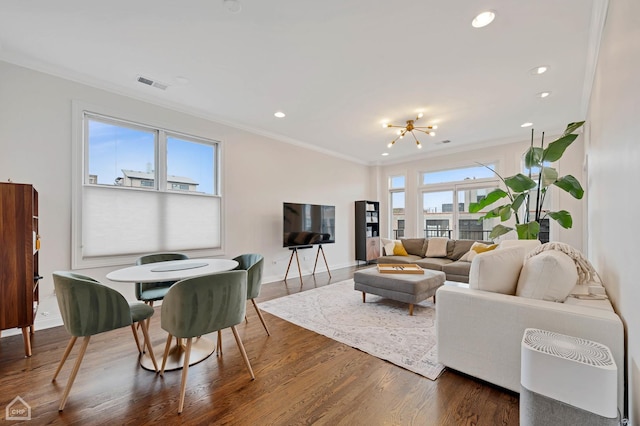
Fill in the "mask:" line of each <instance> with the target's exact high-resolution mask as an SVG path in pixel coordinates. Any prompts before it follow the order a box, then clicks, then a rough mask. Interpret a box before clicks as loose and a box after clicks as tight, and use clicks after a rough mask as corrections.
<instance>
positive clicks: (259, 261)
mask: <svg viewBox="0 0 640 426" xmlns="http://www.w3.org/2000/svg"><path fill="white" fill-rule="evenodd" d="M233 260H235V261H236V262H238V266H236V268H235V270H242V271H247V300H251V303H252V304H253V307H254V308H255V310H256V312H257V313H258V318H260V322H262V326H263V327H264V329H265V331H266V332H267V336H271V333H270V332H269V327H267V323H266V321H265V320H264V317H263V316H262V312H260V309H259V308H258V305H257V304H256V301H255V298H256V297H258V296H259V295H260V286H261V285H262V269H263V267H264V257H263V256H262V255H261V254H256V253H246V254H241V255H240V256H236V257H234V258H233ZM246 319H247V317H246V316H245V320H246ZM216 350H217V351H218V354H222V334H221V333H220V332H218V342H217V345H216Z"/></svg>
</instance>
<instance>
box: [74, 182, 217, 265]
mask: <svg viewBox="0 0 640 426" xmlns="http://www.w3.org/2000/svg"><path fill="white" fill-rule="evenodd" d="M82 209H83V212H82V236H83V238H82V239H83V241H82V258H84V259H86V258H91V257H98V256H114V255H123V254H139V253H152V252H158V251H180V250H195V249H209V248H220V246H221V236H220V230H221V223H220V221H221V200H220V198H219V197H211V196H202V195H194V194H182V193H170V192H156V191H143V190H130V189H123V188H113V187H100V186H84V187H83V190H82Z"/></svg>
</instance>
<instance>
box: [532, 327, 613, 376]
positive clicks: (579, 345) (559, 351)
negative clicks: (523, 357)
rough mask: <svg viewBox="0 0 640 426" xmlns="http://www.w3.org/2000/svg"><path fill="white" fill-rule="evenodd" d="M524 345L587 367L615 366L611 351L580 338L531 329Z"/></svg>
mask: <svg viewBox="0 0 640 426" xmlns="http://www.w3.org/2000/svg"><path fill="white" fill-rule="evenodd" d="M523 343H524V344H526V345H527V346H529V347H531V348H533V349H535V350H537V351H539V352H542V353H546V354H549V355H553V356H557V357H560V358H564V359H569V360H572V361H576V362H580V363H582V364H586V365H592V366H596V367H611V366H613V365H615V364H614V361H613V359H612V357H611V351H609V349H608V348H607V347H606V346H604V345H601V344H600V343H597V342H592V341H591V340H585V339H581V338H579V337H573V336H566V335H564V334H559V333H553V332H551V331H547V330H537V329H530V330H527V333H525V335H524V339H523Z"/></svg>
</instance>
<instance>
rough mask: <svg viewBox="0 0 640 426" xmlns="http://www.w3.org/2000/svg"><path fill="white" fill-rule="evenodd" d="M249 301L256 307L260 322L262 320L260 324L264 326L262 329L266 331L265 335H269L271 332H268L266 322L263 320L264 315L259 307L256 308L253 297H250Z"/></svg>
mask: <svg viewBox="0 0 640 426" xmlns="http://www.w3.org/2000/svg"><path fill="white" fill-rule="evenodd" d="M251 303H253V307H254V308H256V312H257V313H258V318H260V322H262V326H263V327H264V330H265V331H266V332H267V336H271V333H269V328H268V327H267V323H266V322H265V321H264V317H263V316H262V312H260V309H258V305H257V304H256V301H255V300H254V299H251Z"/></svg>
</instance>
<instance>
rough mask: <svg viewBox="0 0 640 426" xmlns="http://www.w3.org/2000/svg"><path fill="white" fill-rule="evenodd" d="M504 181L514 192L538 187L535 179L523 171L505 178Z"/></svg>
mask: <svg viewBox="0 0 640 426" xmlns="http://www.w3.org/2000/svg"><path fill="white" fill-rule="evenodd" d="M504 183H505V184H506V185H507V186H508V187H509V188H511V189H513V191H514V192H525V191H528V190H530V189H531V188H535V187H536V183H535V181H534V180H533V179H531V178H530V177H527V176H525V175H523V174H522V173H518V174H517V175H514V176H510V177H508V178H505V180H504Z"/></svg>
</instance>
